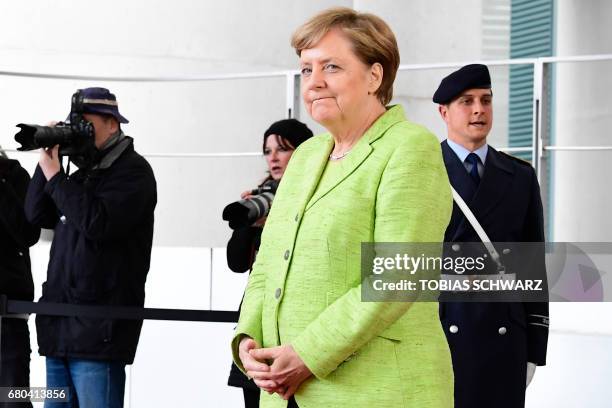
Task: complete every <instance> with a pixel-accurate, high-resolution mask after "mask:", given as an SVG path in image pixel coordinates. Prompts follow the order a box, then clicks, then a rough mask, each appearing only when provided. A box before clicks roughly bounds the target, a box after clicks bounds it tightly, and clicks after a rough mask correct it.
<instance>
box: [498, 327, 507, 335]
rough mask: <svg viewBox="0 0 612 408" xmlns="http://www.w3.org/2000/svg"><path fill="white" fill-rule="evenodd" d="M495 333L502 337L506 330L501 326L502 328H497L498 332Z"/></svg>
mask: <svg viewBox="0 0 612 408" xmlns="http://www.w3.org/2000/svg"><path fill="white" fill-rule="evenodd" d="M497 332H498V333H499V334H501V335H502V336H503V335H504V334H506V333H507V332H508V329H506V328H505V327H504V326H502V327H500V328H499V330H497Z"/></svg>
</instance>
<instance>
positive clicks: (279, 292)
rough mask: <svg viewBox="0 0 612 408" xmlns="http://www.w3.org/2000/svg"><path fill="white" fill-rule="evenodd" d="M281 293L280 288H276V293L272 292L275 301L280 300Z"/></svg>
mask: <svg viewBox="0 0 612 408" xmlns="http://www.w3.org/2000/svg"><path fill="white" fill-rule="evenodd" d="M281 292H282V290H281V288H276V291H275V292H274V297H275V298H277V299H278V298H280V295H281Z"/></svg>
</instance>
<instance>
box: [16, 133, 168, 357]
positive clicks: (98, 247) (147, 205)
mask: <svg viewBox="0 0 612 408" xmlns="http://www.w3.org/2000/svg"><path fill="white" fill-rule="evenodd" d="M124 144H127V146H125V145H124ZM120 147H123V148H125V150H124V151H122V152H121V154H120V155H119V156H118V157H117V158H116V159H115V160H113V161H112V162H111V163H110V166H109V167H106V168H99V169H95V170H87V171H83V170H79V171H77V172H76V173H74V174H73V175H71V176H70V177H68V176H67V175H66V174H65V173H64V172H63V171H62V172H60V173H58V174H56V175H55V176H54V177H53V178H52V179H51V180H49V181H48V182H47V180H46V179H45V176H44V174H43V173H42V170H41V169H40V167H37V168H36V172H35V174H34V177H33V179H32V182H31V184H30V188H29V189H28V194H27V199H26V214H27V216H28V219H29V220H30V221H31V222H33V223H35V224H37V225H40V226H42V227H44V228H53V229H54V230H55V235H54V237H53V243H52V246H51V254H50V259H49V266H48V269H47V281H46V282H45V283H44V284H43V294H42V297H41V299H40V302H61V303H71V304H83V305H114V306H115V305H120V306H143V305H144V298H145V291H144V289H145V280H146V276H147V272H148V271H149V263H150V257H151V247H152V240H153V211H154V209H155V205H156V202H157V193H156V183H155V177H154V175H153V171H152V169H151V167H150V166H149V163H147V161H146V160H145V159H144V158H143V157H142V156H140V155H139V154H138V153H136V152H135V151H134V148H133V141H132V139H131V138H126V139H124V141H122V142H120V143H118V144H117V145H116V146H115V147H113V148H111V149H109V151H108V152H106V154H107V155H111V156H112V155H113V154H114V153H116V152H117V150H115V149H118V148H120ZM107 165H108V164H107ZM36 327H37V332H38V345H39V353H40V354H42V355H45V356H49V357H73V358H83V359H92V360H105V361H121V362H124V363H128V364H130V363H132V362H133V360H134V355H135V353H136V346H137V344H138V338H139V336H140V329H141V327H142V321H134V320H108V319H83V318H79V317H52V316H43V315H39V316H37V318H36Z"/></svg>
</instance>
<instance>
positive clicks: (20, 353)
mask: <svg viewBox="0 0 612 408" xmlns="http://www.w3.org/2000/svg"><path fill="white" fill-rule="evenodd" d="M0 321H1V326H0V331H1V334H0V342H1V343H0V387H29V386H30V353H31V350H30V330H29V329H28V322H27V321H26V320H23V319H14V318H2V319H0ZM0 408H32V404H31V403H29V402H11V403H9V402H0Z"/></svg>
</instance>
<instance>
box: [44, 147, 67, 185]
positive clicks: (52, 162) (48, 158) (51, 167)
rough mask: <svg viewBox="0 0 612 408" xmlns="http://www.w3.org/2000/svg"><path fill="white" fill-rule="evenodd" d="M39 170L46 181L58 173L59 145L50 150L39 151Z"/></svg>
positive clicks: (59, 165)
mask: <svg viewBox="0 0 612 408" xmlns="http://www.w3.org/2000/svg"><path fill="white" fill-rule="evenodd" d="M38 164H39V165H40V169H41V170H42V171H43V174H44V175H45V178H46V179H47V181H49V180H51V179H52V178H53V176H55V175H56V174H57V173H59V172H60V170H61V169H62V165H61V164H60V161H59V145H55V146H53V147H50V148H46V149H40V159H39V160H38Z"/></svg>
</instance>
